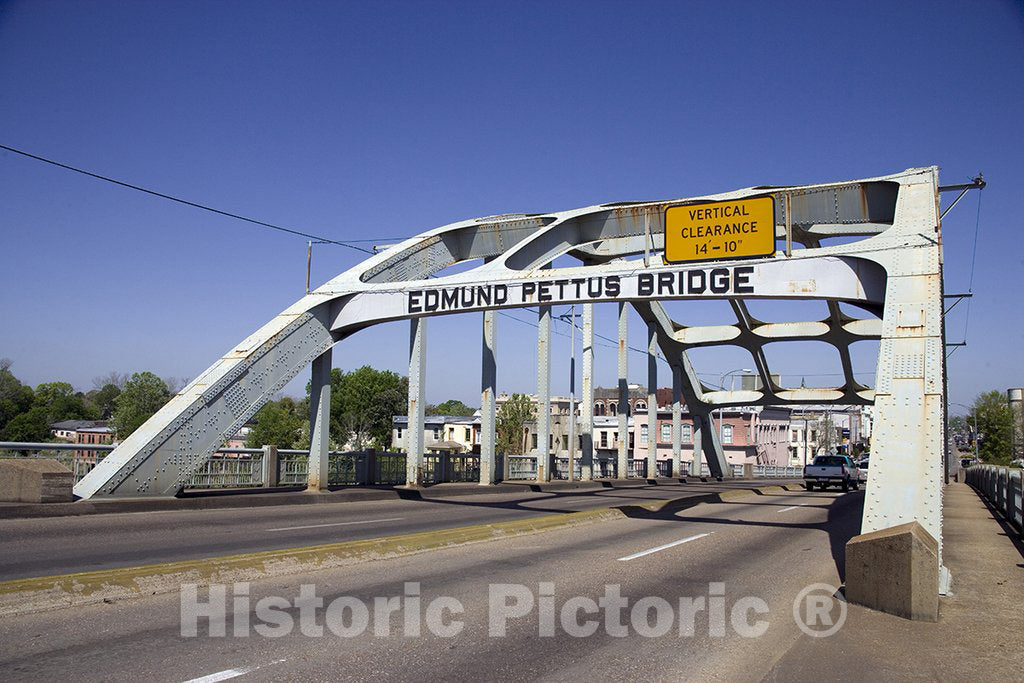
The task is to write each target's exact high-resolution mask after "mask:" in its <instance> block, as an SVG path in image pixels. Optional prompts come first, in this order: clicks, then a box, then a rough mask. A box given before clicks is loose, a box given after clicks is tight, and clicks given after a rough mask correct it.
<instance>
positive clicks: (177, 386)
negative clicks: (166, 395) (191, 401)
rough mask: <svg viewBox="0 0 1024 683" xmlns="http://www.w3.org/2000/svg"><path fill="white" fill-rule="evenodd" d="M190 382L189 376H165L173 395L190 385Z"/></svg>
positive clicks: (168, 388) (168, 389)
mask: <svg viewBox="0 0 1024 683" xmlns="http://www.w3.org/2000/svg"><path fill="white" fill-rule="evenodd" d="M188 382H189V380H188V377H164V384H166V385H167V391H169V392H171V395H172V396H173V395H174V394H177V393H178V392H180V391H181V390H182V389H184V388H185V387H186V386H188Z"/></svg>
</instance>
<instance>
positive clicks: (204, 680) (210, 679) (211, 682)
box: [185, 659, 284, 683]
mask: <svg viewBox="0 0 1024 683" xmlns="http://www.w3.org/2000/svg"><path fill="white" fill-rule="evenodd" d="M283 661H284V660H283V659H275V660H274V661H272V662H270V663H269V664H265V665H264V666H270V665H271V664H280V663H281V662H283ZM259 668H260V667H258V666H247V667H245V668H244V669H224V671H218V672H217V673H213V674H209V675H207V676H200V677H199V678H190V679H189V680H187V681H185V683H217V681H226V680H228V679H229V678H238V677H239V676H244V675H245V674H247V673H252V672H253V671H255V670H256V669H259Z"/></svg>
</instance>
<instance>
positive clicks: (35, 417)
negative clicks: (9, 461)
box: [3, 406, 50, 442]
mask: <svg viewBox="0 0 1024 683" xmlns="http://www.w3.org/2000/svg"><path fill="white" fill-rule="evenodd" d="M3 440H4V441H32V442H39V441H50V421H49V419H47V416H46V409H45V408H43V407H42V406H33V407H32V408H29V409H28V410H27V411H25V412H24V413H21V414H20V415H16V416H15V417H14V418H13V419H11V421H10V422H8V423H7V425H6V426H5V427H4V429H3Z"/></svg>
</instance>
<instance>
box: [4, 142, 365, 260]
mask: <svg viewBox="0 0 1024 683" xmlns="http://www.w3.org/2000/svg"><path fill="white" fill-rule="evenodd" d="M0 149H4V150H7V151H8V152H13V153H15V154H20V155H21V156H23V157H28V158H29V159H35V160H36V161H42V162H43V163H46V164H50V165H52V166H56V167H58V168H63V169H65V170H67V171H74V172H75V173H81V174H82V175H86V176H89V177H90V178H96V179H97V180H103V181H105V182H108V183H113V184H114V185H120V186H121V187H127V188H128V189H130V190H136V191H137V192H144V193H146V194H149V195H153V196H154V197H160V198H161V199H167V200H170V201H172V202H177V203H179V204H184V205H185V206H191V207H193V208H196V209H202V210H203V211H209V212H211V213H215V214H218V215H221V216H227V217H228V218H234V219H236V220H240V221H245V222H246V223H252V224H253V225H259V226H262V227H264V228H271V229H272V230H279V231H281V232H286V233H289V234H291V235H298V236H299V237H305V238H307V239H313V240H319V241H321V242H324V243H325V244H337V245H338V246H341V247H348V248H349V249H355V250H356V251H361V252H363V253H365V254H373V253H374V252H373V251H372V250H370V249H366V248H365V247H359V246H356V245H355V244H353V242H375V241H378V240H350V241H348V242H339V241H338V240H332V239H328V238H326V237H321V236H320V235H313V234H311V233H308V232H302V231H301V230H293V229H292V228H286V227H284V226H281V225H275V224H273V223H267V222H266V221H261V220H257V219H255V218H249V217H248V216H240V215H239V214H237V213H231V212H230V211H222V210H220V209H215V208H213V207H212V206H207V205H205V204H199V203H198V202H193V201H189V200H187V199H181V198H180V197H175V196H173V195H169V194H165V193H163V192H157V191H156V190H150V189H149V188H145V187H141V186H139V185H133V184H132V183H126V182H124V181H123V180H117V179H116V178H110V177H107V176H105V175H100V174H99V173H93V172H92V171H86V170H85V169H82V168H76V167H74V166H70V165H68V164H64V163H61V162H59V161H54V160H53V159H47V158H46V157H41V156H39V155H37V154H32V153H30V152H25V151H23V150H20V149H15V148H14V147H9V146H7V145H4V144H0Z"/></svg>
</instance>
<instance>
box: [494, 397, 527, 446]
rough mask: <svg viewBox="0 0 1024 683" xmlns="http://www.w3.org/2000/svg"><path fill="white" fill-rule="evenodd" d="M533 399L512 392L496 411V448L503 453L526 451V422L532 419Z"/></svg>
mask: <svg viewBox="0 0 1024 683" xmlns="http://www.w3.org/2000/svg"><path fill="white" fill-rule="evenodd" d="M534 413H535V411H534V406H533V401H531V400H530V397H529V396H525V395H523V394H512V396H511V397H510V398H509V399H508V400H507V401H505V403H504V404H503V405H502V406H501V410H499V411H498V420H497V422H498V424H497V425H496V431H497V442H498V443H497V449H498V453H501V454H503V455H524V454H525V453H526V451H527V443H526V424H527V423H528V422H530V421H531V420H533V419H534Z"/></svg>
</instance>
